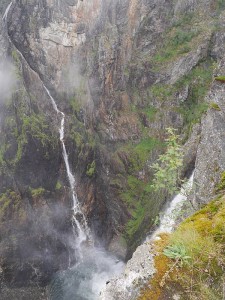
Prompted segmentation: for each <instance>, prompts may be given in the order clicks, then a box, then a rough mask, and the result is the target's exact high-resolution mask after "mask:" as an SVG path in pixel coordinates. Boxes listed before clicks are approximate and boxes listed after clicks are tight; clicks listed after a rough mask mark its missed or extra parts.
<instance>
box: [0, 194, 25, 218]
mask: <svg viewBox="0 0 225 300" xmlns="http://www.w3.org/2000/svg"><path fill="white" fill-rule="evenodd" d="M20 203H21V197H20V195H18V194H17V193H16V192H14V191H12V190H7V191H6V192H5V193H2V194H0V219H1V220H4V219H5V220H7V219H8V218H9V215H12V214H13V212H14V211H15V212H17V211H18V209H19V205H20Z"/></svg>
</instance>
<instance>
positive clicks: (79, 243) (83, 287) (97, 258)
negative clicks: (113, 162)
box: [3, 2, 124, 300]
mask: <svg viewBox="0 0 225 300" xmlns="http://www.w3.org/2000/svg"><path fill="white" fill-rule="evenodd" d="M12 3H13V2H11V3H10V4H9V5H8V7H7V9H6V11H5V13H4V15H3V22H5V24H6V25H7V17H8V13H9V11H10V8H11V7H12ZM6 28H7V26H6ZM8 39H9V41H10V42H11V43H12V45H14V44H13V42H12V41H11V40H10V37H9V35H8ZM14 46H15V45H14ZM15 48H16V47H15ZM16 51H17V52H18V53H19V55H20V56H21V58H22V59H23V60H24V61H25V62H26V63H27V61H26V59H25V57H24V56H23V54H22V53H21V52H20V51H19V50H18V49H17V48H16ZM27 64H28V63H27ZM28 65H29V64H28ZM29 67H30V68H31V70H32V71H33V72H35V73H36V71H35V70H34V69H32V67H31V66H30V65H29ZM36 74H37V75H38V77H39V79H40V81H41V83H42V85H43V87H44V89H45V91H46V93H47V94H48V96H49V98H50V99H51V102H52V105H53V108H54V110H55V112H56V113H57V116H60V117H61V121H60V127H59V135H60V142H61V145H62V155H63V159H64V163H65V167H66V173H67V177H68V180H69V185H70V190H71V194H72V207H71V209H72V211H73V215H72V224H73V229H74V235H75V239H74V243H75V247H74V248H75V249H76V256H77V263H76V265H75V266H72V267H71V266H70V268H69V269H68V270H66V271H62V272H58V273H57V274H56V275H55V277H54V279H53V280H52V283H51V285H50V299H51V300H98V299H99V293H100V291H101V290H102V289H103V288H104V287H105V284H106V282H107V280H109V279H110V278H111V277H112V276H114V275H118V274H119V273H121V272H122V270H123V268H124V263H123V262H121V261H118V259H117V258H116V257H114V256H112V255H109V254H108V253H107V252H106V251H105V250H104V249H102V248H96V247H94V245H93V242H92V237H91V234H90V230H89V228H88V225H87V220H86V218H85V216H84V214H83V212H82V210H81V208H80V204H79V201H78V198H77V195H76V191H75V188H76V182H75V178H74V176H73V174H72V172H71V169H70V165H69V158H68V154H67V150H66V146H65V142H64V129H65V114H64V113H63V112H62V111H60V110H59V108H58V106H57V104H56V102H55V100H54V98H53V97H52V95H51V93H50V91H49V90H48V89H47V87H46V86H45V85H44V83H43V81H42V80H41V78H40V76H39V74H38V73H36ZM85 241H89V242H90V241H91V243H88V245H87V243H84V242H85Z"/></svg>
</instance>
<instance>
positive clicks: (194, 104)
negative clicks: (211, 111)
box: [175, 60, 213, 131]
mask: <svg viewBox="0 0 225 300" xmlns="http://www.w3.org/2000/svg"><path fill="white" fill-rule="evenodd" d="M212 72H213V61H211V60H206V61H204V62H202V63H200V64H199V65H198V66H196V67H195V68H194V69H193V70H192V71H191V72H190V73H189V74H188V75H186V76H184V77H183V78H182V79H180V80H179V81H178V82H177V83H176V84H175V86H176V88H177V89H178V90H179V89H181V88H182V87H184V86H189V95H188V99H187V100H186V101H185V102H184V103H183V104H182V105H181V107H180V108H178V111H179V112H180V113H181V114H182V115H183V118H184V122H185V125H186V127H187V129H188V131H189V130H190V129H191V127H192V125H193V124H195V123H198V122H199V121H200V119H201V116H202V114H204V113H205V112H206V111H207V109H208V103H206V102H204V98H205V96H206V93H207V91H208V90H209V88H210V85H211V82H212Z"/></svg>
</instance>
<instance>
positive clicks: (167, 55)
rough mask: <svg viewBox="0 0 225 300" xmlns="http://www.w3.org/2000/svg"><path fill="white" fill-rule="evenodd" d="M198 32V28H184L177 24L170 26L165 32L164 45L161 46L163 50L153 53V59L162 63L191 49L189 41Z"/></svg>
mask: <svg viewBox="0 0 225 300" xmlns="http://www.w3.org/2000/svg"><path fill="white" fill-rule="evenodd" d="M199 33H200V31H199V30H193V29H184V28H181V27H178V26H174V27H172V28H171V31H170V32H167V38H166V39H165V45H164V47H162V49H163V50H162V51H161V52H160V53H158V54H156V55H155V57H154V58H153V61H154V62H156V63H160V64H162V63H165V62H167V61H170V60H171V59H173V58H177V57H178V56H179V55H181V54H183V53H186V52H189V51H190V49H191V46H190V42H191V41H192V39H193V38H194V37H196V36H198V35H199ZM168 37H169V38H168Z"/></svg>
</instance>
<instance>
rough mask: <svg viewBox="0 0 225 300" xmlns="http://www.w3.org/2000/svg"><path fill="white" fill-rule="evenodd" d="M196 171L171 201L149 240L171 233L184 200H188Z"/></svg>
mask: <svg viewBox="0 0 225 300" xmlns="http://www.w3.org/2000/svg"><path fill="white" fill-rule="evenodd" d="M193 178H194V172H193V174H192V175H191V177H190V178H189V180H188V182H187V184H186V185H185V186H183V187H182V188H181V191H180V193H179V194H178V195H176V196H175V197H174V198H173V200H172V201H171V202H170V204H169V206H167V208H166V209H165V210H164V212H163V213H162V215H161V217H160V225H159V227H158V228H157V229H156V230H155V231H154V232H153V234H151V235H150V236H148V237H147V241H152V240H155V239H157V237H158V236H159V235H160V234H161V233H171V232H172V231H173V229H174V227H175V225H176V219H177V217H178V216H179V213H180V211H181V209H182V206H183V204H184V202H185V201H186V200H187V196H186V190H189V189H191V188H192V185H193Z"/></svg>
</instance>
